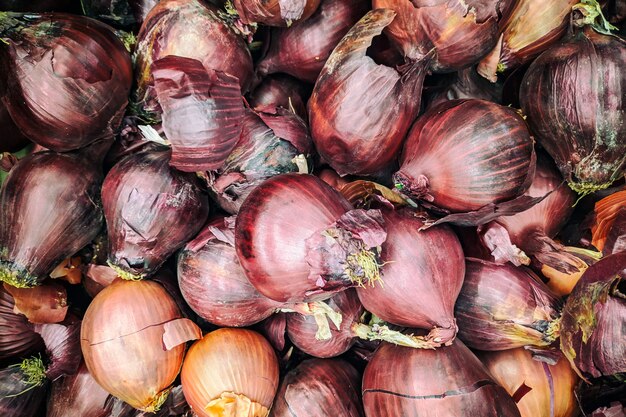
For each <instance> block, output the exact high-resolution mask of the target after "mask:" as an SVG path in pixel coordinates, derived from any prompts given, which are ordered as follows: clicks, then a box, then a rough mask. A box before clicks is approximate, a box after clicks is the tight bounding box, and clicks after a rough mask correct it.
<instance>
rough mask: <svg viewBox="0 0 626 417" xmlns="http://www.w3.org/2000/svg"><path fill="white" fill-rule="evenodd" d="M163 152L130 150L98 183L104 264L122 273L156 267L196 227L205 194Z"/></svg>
mask: <svg viewBox="0 0 626 417" xmlns="http://www.w3.org/2000/svg"><path fill="white" fill-rule="evenodd" d="M169 159H170V155H169V151H167V150H159V151H154V152H144V153H139V154H134V155H130V156H128V157H127V158H125V159H123V160H122V161H120V162H119V163H118V164H117V165H115V166H114V167H113V169H111V171H109V173H108V174H107V177H106V178H105V180H104V183H103V185H102V206H103V208H104V216H105V218H106V221H107V233H108V242H109V252H108V254H109V259H108V262H109V265H110V266H111V267H112V268H114V269H115V270H116V272H117V273H118V274H119V275H120V276H121V277H123V278H128V279H131V278H134V279H138V278H144V277H146V276H148V275H151V274H153V273H154V272H156V271H157V270H158V269H159V267H160V266H161V265H162V264H163V263H164V262H165V261H166V260H167V258H168V257H169V256H170V255H172V254H173V253H174V252H175V251H176V250H177V249H178V248H180V247H181V246H183V245H184V244H185V243H186V242H187V241H188V240H190V239H191V238H192V237H193V236H194V235H195V234H196V233H197V232H198V231H199V230H200V228H201V227H202V225H203V223H204V222H205V220H206V218H207V216H208V212H209V203H208V198H207V196H206V195H205V194H204V193H203V191H202V190H201V189H200V186H199V181H198V179H197V178H196V177H195V176H194V175H193V174H190V173H189V174H188V173H183V172H179V171H176V170H175V169H173V168H171V167H170V166H169Z"/></svg>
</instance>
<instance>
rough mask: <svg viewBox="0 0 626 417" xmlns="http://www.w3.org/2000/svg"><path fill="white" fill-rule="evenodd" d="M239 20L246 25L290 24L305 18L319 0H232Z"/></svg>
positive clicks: (317, 4) (309, 14)
mask: <svg viewBox="0 0 626 417" xmlns="http://www.w3.org/2000/svg"><path fill="white" fill-rule="evenodd" d="M232 2H233V6H235V9H236V10H237V13H238V14H239V19H241V22H242V23H244V24H246V25H248V24H253V23H260V24H263V25H266V26H291V25H292V24H294V23H299V22H302V21H305V20H307V19H308V18H309V17H311V15H312V14H313V13H315V11H316V10H317V8H318V7H319V5H320V0H304V1H302V0H232Z"/></svg>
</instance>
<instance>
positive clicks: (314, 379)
mask: <svg viewBox="0 0 626 417" xmlns="http://www.w3.org/2000/svg"><path fill="white" fill-rule="evenodd" d="M360 385H361V375H360V374H359V372H358V371H357V370H356V369H354V367H353V366H352V365H350V364H349V363H348V362H345V361H343V360H330V359H309V360H306V361H304V362H302V363H301V364H300V365H298V366H297V367H296V368H295V369H293V370H292V371H290V372H289V373H288V374H287V375H285V377H284V379H283V381H282V383H281V385H280V389H279V390H278V393H277V394H276V400H275V401H274V406H273V407H272V411H271V412H270V417H326V416H334V417H363V415H364V414H363V405H362V404H361V398H360V396H359V387H360Z"/></svg>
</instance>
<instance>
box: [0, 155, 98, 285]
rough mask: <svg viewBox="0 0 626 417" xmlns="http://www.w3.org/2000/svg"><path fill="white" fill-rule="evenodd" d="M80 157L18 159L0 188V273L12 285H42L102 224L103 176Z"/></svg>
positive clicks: (54, 156)
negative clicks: (101, 193)
mask: <svg viewBox="0 0 626 417" xmlns="http://www.w3.org/2000/svg"><path fill="white" fill-rule="evenodd" d="M94 168H95V167H94V166H93V165H92V164H91V163H90V162H89V161H88V160H86V158H83V157H81V156H79V155H70V154H55V153H53V152H39V153H36V154H31V155H29V156H27V157H25V158H23V159H21V160H20V161H19V162H18V164H17V165H16V166H15V167H14V168H13V169H12V170H11V172H10V174H9V176H8V178H7V180H6V182H5V183H4V185H3V187H2V191H0V213H1V214H0V242H2V243H1V244H0V245H1V247H0V275H1V276H2V277H1V279H2V280H3V281H5V282H7V283H9V284H11V285H13V286H16V287H29V286H33V285H37V284H39V283H41V281H43V280H44V279H45V278H47V276H48V274H49V273H50V272H52V270H53V269H54V268H55V267H56V266H57V265H58V264H59V263H61V261H63V259H66V258H68V257H70V256H72V255H74V254H75V253H76V252H78V251H79V250H80V249H82V248H83V247H84V246H86V245H87V244H88V243H89V242H91V241H92V240H93V239H94V238H95V237H96V235H97V234H98V232H99V231H100V229H101V228H102V224H103V218H102V210H101V208H100V205H99V200H100V198H99V195H98V192H99V187H100V184H101V182H102V174H101V173H100V172H99V171H100V170H99V169H97V168H96V169H94Z"/></svg>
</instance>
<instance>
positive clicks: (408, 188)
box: [393, 171, 434, 202]
mask: <svg viewBox="0 0 626 417" xmlns="http://www.w3.org/2000/svg"><path fill="white" fill-rule="evenodd" d="M393 182H394V185H395V187H396V189H397V190H398V191H400V192H401V193H402V194H404V195H406V196H408V197H410V198H414V199H416V200H425V201H428V202H432V201H434V197H433V196H432V195H431V194H430V182H429V180H428V177H426V176H425V175H421V174H420V175H418V176H417V178H416V179H415V180H412V179H411V178H409V177H408V176H407V175H405V174H404V173H402V172H401V171H398V172H396V173H395V174H393Z"/></svg>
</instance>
